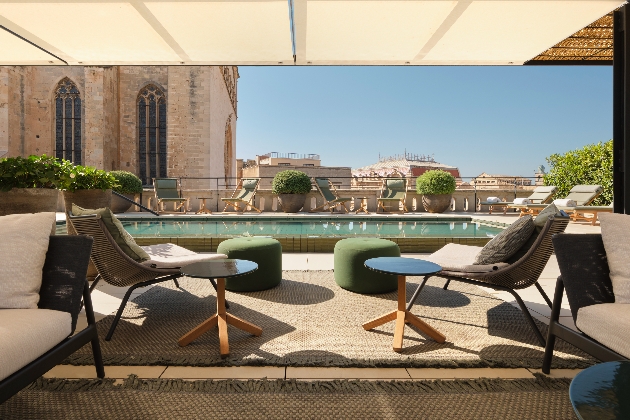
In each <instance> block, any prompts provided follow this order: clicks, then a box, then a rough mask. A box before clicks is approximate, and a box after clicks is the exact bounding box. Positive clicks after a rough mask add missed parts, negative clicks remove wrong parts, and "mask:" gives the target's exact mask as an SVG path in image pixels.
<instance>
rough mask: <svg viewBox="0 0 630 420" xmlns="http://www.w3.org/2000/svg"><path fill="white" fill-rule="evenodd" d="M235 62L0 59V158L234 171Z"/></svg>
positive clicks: (167, 171)
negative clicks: (1, 62)
mask: <svg viewBox="0 0 630 420" xmlns="http://www.w3.org/2000/svg"><path fill="white" fill-rule="evenodd" d="M238 77H239V75H238V69H237V67H234V66H109V67H107V66H103V67H92V66H90V67H80V66H41V67H37V66H0V156H2V155H3V154H4V156H5V157H12V156H25V157H26V156H29V155H32V154H35V155H41V154H44V153H45V154H47V155H49V156H56V157H60V158H65V159H68V160H71V161H73V162H74V163H76V164H81V165H88V166H95V167H97V168H99V169H105V170H108V171H109V170H119V169H120V170H126V171H129V172H133V173H135V174H136V175H138V176H139V177H140V178H141V179H142V182H143V184H144V185H151V183H152V181H151V180H152V178H155V177H191V178H215V180H212V181H193V180H190V181H188V184H189V185H187V186H190V187H205V188H216V187H220V186H222V185H224V183H226V182H227V181H228V179H229V178H234V177H235V176H236V158H235V153H236V117H237V112H236V108H237V100H236V93H237V80H238Z"/></svg>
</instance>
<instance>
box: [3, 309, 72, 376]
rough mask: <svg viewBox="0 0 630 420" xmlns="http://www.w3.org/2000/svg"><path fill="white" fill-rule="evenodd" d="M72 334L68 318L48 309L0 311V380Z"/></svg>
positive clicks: (66, 314) (70, 321) (68, 315)
mask: <svg viewBox="0 0 630 420" xmlns="http://www.w3.org/2000/svg"><path fill="white" fill-rule="evenodd" d="M71 333H72V316H71V315H70V313H68V312H61V311H53V310H51V309H2V310H0V337H2V339H1V340H0V380H2V379H4V378H6V377H8V376H9V375H11V374H12V373H14V372H17V371H18V370H20V369H21V368H23V367H24V366H26V365H28V364H29V363H30V362H32V361H33V360H35V359H37V358H38V357H39V356H41V355H42V354H44V353H46V352H47V351H48V350H50V349H52V348H53V347H55V346H56V345H57V344H59V343H60V342H62V341H63V340H65V339H66V337H68V336H69V335H70V334H71Z"/></svg>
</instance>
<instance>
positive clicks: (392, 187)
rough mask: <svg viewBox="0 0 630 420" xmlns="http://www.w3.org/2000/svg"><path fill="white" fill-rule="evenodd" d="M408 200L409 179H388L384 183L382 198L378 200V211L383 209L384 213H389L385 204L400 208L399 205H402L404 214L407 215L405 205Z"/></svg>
mask: <svg viewBox="0 0 630 420" xmlns="http://www.w3.org/2000/svg"><path fill="white" fill-rule="evenodd" d="M406 198H407V179H406V178H387V179H385V180H384V181H383V189H382V191H381V197H380V198H378V199H377V201H378V206H377V208H376V212H377V213H378V209H379V208H380V209H383V211H384V212H389V210H387V208H386V207H385V204H387V205H390V206H393V205H396V206H397V207H398V203H402V207H403V213H406V212H407V211H408V210H407V206H406V205H405V199H406Z"/></svg>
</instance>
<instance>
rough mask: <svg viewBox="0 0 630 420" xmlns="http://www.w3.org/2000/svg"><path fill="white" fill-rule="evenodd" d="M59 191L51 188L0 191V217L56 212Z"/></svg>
mask: <svg viewBox="0 0 630 420" xmlns="http://www.w3.org/2000/svg"><path fill="white" fill-rule="evenodd" d="M58 197H59V191H57V190H56V189H52V188H13V189H11V190H9V191H7V192H4V191H0V216H6V215H7V214H17V213H40V212H44V211H52V212H56V211H57V199H58Z"/></svg>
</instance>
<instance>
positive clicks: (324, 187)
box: [311, 178, 352, 213]
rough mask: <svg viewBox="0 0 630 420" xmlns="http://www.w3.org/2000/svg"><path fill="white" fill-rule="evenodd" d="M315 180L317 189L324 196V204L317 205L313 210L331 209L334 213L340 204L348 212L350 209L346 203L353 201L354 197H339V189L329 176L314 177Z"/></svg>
mask: <svg viewBox="0 0 630 420" xmlns="http://www.w3.org/2000/svg"><path fill="white" fill-rule="evenodd" d="M313 182H315V187H316V188H317V191H319V193H320V194H321V195H322V197H324V204H322V205H321V206H319V207H315V208H314V209H312V210H311V212H317V211H319V210H329V211H330V212H331V213H332V212H333V211H334V210H335V208H336V207H338V206H340V207H343V208H344V210H345V212H346V213H348V211H349V210H348V207H346V203H347V202H348V201H352V198H347V197H339V194H337V189H336V188H335V186H334V185H333V183H332V182H330V180H329V179H328V178H313Z"/></svg>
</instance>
